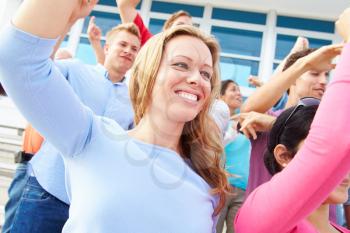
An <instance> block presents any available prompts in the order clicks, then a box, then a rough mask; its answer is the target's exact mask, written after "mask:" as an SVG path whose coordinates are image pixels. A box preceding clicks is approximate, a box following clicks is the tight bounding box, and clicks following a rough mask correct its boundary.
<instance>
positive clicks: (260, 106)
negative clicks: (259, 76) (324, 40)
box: [241, 45, 339, 113]
mask: <svg viewBox="0 0 350 233" xmlns="http://www.w3.org/2000/svg"><path fill="white" fill-rule="evenodd" d="M338 52H339V45H328V46H323V47H322V48H320V49H318V50H316V51H315V52H313V53H311V54H309V55H307V56H305V57H303V58H300V59H299V60H297V61H296V62H295V63H294V64H293V65H292V66H291V67H289V68H288V69H287V70H285V71H283V72H281V73H277V74H276V75H275V76H274V77H272V78H271V79H270V80H269V81H268V82H267V83H265V84H264V85H263V86H262V87H260V88H258V89H257V90H256V91H255V92H254V93H253V94H252V95H251V96H250V97H249V98H248V99H247V100H246V102H245V103H244V105H243V106H242V108H241V111H242V112H250V111H255V112H260V113H264V112H266V111H267V110H269V109H270V108H271V107H272V106H273V105H274V104H275V103H277V101H278V100H279V99H280V98H281V96H282V95H283V93H284V92H285V91H287V90H288V89H289V87H290V86H292V84H294V83H295V81H296V80H297V79H298V78H299V77H300V76H301V75H302V74H303V73H305V72H307V71H309V70H315V71H319V72H323V71H328V70H331V69H333V68H334V67H335V65H334V64H332V60H333V58H334V56H335V55H337V54H338ZM310 64H312V65H310Z"/></svg>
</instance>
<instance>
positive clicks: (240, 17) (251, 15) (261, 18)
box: [212, 8, 266, 25]
mask: <svg viewBox="0 0 350 233" xmlns="http://www.w3.org/2000/svg"><path fill="white" fill-rule="evenodd" d="M212 18H213V19H220V20H229V21H236V22H243V23H254V24H261V25H265V24H266V14H262V13H255V12H248V11H238V10H227V9H222V8H214V9H213V13H212Z"/></svg>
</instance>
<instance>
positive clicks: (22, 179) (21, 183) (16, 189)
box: [2, 162, 28, 233]
mask: <svg viewBox="0 0 350 233" xmlns="http://www.w3.org/2000/svg"><path fill="white" fill-rule="evenodd" d="M27 167H28V162H23V163H20V164H18V166H17V169H16V173H15V176H14V177H13V180H12V182H11V185H10V187H9V190H8V197H9V200H8V201H7V203H6V205H5V222H4V225H3V227H2V232H3V233H9V232H10V230H11V227H12V222H13V218H14V216H15V214H16V210H17V207H18V204H19V201H20V199H21V196H22V193H23V190H24V187H25V186H26V183H27V181H28V175H27Z"/></svg>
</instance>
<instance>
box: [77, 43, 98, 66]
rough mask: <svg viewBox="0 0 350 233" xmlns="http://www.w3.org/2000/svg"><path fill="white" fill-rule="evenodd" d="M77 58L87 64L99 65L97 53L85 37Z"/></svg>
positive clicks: (80, 44)
mask: <svg viewBox="0 0 350 233" xmlns="http://www.w3.org/2000/svg"><path fill="white" fill-rule="evenodd" d="M75 57H76V58H78V59H80V60H81V61H82V62H83V63H85V64H90V65H95V64H97V60H96V57H95V53H94V51H93V49H92V47H91V45H90V42H89V40H88V39H86V38H83V37H81V38H80V43H79V45H78V49H77V52H76V55H75Z"/></svg>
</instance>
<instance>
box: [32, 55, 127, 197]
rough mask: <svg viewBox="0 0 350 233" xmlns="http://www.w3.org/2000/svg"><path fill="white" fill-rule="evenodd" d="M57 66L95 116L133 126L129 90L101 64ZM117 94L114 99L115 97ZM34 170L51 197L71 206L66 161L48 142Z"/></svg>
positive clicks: (35, 160)
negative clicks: (66, 179)
mask: <svg viewBox="0 0 350 233" xmlns="http://www.w3.org/2000/svg"><path fill="white" fill-rule="evenodd" d="M55 65H56V66H57V68H59V70H60V72H61V73H62V74H63V76H64V77H65V78H66V79H67V81H68V82H69V84H70V86H71V87H72V88H73V90H74V92H75V94H76V95H77V96H78V97H79V99H80V100H81V101H82V102H83V104H84V105H85V106H88V107H89V108H90V109H91V110H92V111H93V112H94V113H95V114H96V115H102V116H107V117H109V118H111V119H113V120H115V121H117V122H118V124H119V125H120V126H122V127H123V128H124V129H129V128H130V127H131V126H132V125H133V117H134V116H133V111H132V107H131V102H130V98H129V93H128V88H127V86H126V85H125V84H124V83H118V84H113V85H112V83H111V82H110V81H109V80H108V79H107V78H108V73H107V70H106V69H105V68H104V66H102V65H97V66H90V65H85V64H83V63H82V62H80V61H78V60H72V59H70V60H59V61H55ZM114 95H115V96H114ZM30 165H31V171H29V172H30V173H33V175H34V176H35V177H36V179H37V180H38V182H39V184H40V185H41V186H42V187H43V188H44V189H45V190H46V191H47V192H49V193H50V194H52V195H53V196H55V197H57V198H58V199H60V200H61V201H63V202H65V203H67V204H69V203H70V201H69V198H68V195H67V191H66V186H65V185H66V182H65V168H64V161H63V159H62V156H61V155H60V153H59V151H58V150H57V149H56V148H55V147H54V146H53V145H52V144H51V143H50V142H48V141H47V140H45V142H44V144H43V145H42V147H41V148H40V150H39V151H38V152H37V153H36V155H35V156H34V157H33V159H32V160H31V161H30Z"/></svg>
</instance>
